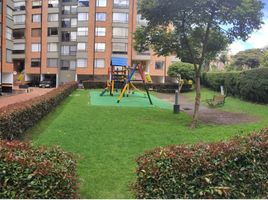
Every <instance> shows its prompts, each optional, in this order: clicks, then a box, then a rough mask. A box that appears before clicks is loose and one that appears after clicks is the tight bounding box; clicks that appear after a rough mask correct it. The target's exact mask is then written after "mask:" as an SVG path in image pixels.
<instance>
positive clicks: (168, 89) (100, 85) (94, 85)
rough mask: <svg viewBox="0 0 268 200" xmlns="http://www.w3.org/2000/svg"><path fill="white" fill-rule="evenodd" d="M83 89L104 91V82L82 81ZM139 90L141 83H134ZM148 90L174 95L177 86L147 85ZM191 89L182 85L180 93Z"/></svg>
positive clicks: (142, 87) (190, 86)
mask: <svg viewBox="0 0 268 200" xmlns="http://www.w3.org/2000/svg"><path fill="white" fill-rule="evenodd" d="M83 85H84V88H85V89H104V88H105V87H106V83H105V82H98V81H84V82H83ZM134 85H135V86H136V87H137V88H139V89H142V90H143V89H144V85H143V83H135V84H134ZM147 86H148V88H150V89H151V90H153V91H155V92H161V93H175V90H177V89H178V84H176V83H148V84H147ZM191 88H192V85H189V84H184V85H183V87H182V91H181V92H188V91H190V90H191Z"/></svg>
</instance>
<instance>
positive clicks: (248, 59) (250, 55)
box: [232, 49, 264, 70]
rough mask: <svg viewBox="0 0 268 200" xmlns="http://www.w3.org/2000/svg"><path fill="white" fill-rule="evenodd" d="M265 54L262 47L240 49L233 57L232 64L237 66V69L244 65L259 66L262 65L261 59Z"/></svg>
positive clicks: (249, 66) (248, 66)
mask: <svg viewBox="0 0 268 200" xmlns="http://www.w3.org/2000/svg"><path fill="white" fill-rule="evenodd" d="M263 55H264V51H263V50H262V49H249V50H245V51H240V52H239V53H238V54H236V55H235V56H234V57H233V62H232V65H234V66H236V69H238V70H242V69H243V67H247V68H251V69H252V68H258V67H260V63H261V59H262V57H263Z"/></svg>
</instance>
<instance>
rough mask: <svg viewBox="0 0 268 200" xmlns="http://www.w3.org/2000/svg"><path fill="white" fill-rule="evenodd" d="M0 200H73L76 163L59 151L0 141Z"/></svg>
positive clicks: (75, 188) (75, 187)
mask: <svg viewBox="0 0 268 200" xmlns="http://www.w3.org/2000/svg"><path fill="white" fill-rule="evenodd" d="M0 168H1V170H0V186H1V187H0V198H2V199H3V198H4V199H11V198H12V199H51V198H53V199H69V198H77V197H78V195H77V176H76V172H75V171H76V163H75V161H74V158H73V156H72V155H71V154H68V153H65V152H63V151H62V150H61V149H59V148H52V149H47V148H45V147H39V148H38V147H33V146H32V145H30V144H29V143H21V142H18V141H12V142H8V141H1V140H0Z"/></svg>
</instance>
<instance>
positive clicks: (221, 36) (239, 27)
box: [134, 0, 264, 128]
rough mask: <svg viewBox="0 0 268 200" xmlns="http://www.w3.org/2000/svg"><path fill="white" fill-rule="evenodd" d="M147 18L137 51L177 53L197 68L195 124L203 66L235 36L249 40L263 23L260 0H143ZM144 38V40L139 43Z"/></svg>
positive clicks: (137, 36) (142, 9) (136, 36)
mask: <svg viewBox="0 0 268 200" xmlns="http://www.w3.org/2000/svg"><path fill="white" fill-rule="evenodd" d="M138 7H139V13H140V14H141V15H142V18H144V19H146V20H147V21H148V26H146V27H141V28H139V29H138V30H137V32H136V34H134V39H135V41H136V45H135V46H136V50H137V51H143V50H146V49H148V48H149V47H151V48H153V49H154V51H155V52H156V54H157V55H162V56H167V55H171V54H172V55H177V57H180V58H181V60H182V61H183V62H188V63H192V64H193V65H194V68H195V83H196V100H195V110H194V115H193V122H192V126H191V127H192V128H194V127H196V125H197V122H198V114H199V107H200V98H201V85H200V77H201V69H202V66H203V65H204V63H207V62H208V61H210V60H212V59H213V58H215V57H216V55H217V54H218V53H219V52H220V51H222V50H225V49H226V47H227V44H228V43H231V42H232V41H234V39H242V40H246V39H248V36H249V34H250V33H252V32H253V31H254V30H256V29H259V28H260V27H261V24H262V16H263V13H262V8H263V7H264V5H263V3H262V2H261V0H165V1H163V0H140V2H139V5H138ZM139 41H142V43H139Z"/></svg>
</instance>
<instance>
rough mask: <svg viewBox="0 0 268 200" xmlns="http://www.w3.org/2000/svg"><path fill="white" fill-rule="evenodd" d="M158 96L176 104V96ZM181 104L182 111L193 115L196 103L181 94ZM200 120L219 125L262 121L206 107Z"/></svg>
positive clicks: (243, 114) (159, 94) (241, 114)
mask: <svg viewBox="0 0 268 200" xmlns="http://www.w3.org/2000/svg"><path fill="white" fill-rule="evenodd" d="M156 96H157V97H158V98H160V99H162V100H164V101H167V102H169V103H171V104H174V102H175V95H174V94H162V93H157V94H156ZM179 102H180V105H181V110H183V111H184V112H186V113H188V114H189V115H193V112H194V102H193V101H192V100H189V99H188V98H186V97H185V96H184V95H183V94H181V95H180V98H179ZM199 119H200V120H201V121H202V122H204V123H209V124H219V125H228V124H241V123H253V122H257V121H259V120H260V118H259V117H256V116H251V115H248V114H245V113H233V112H226V111H221V110H219V109H212V108H209V107H207V106H204V105H201V106H200V115H199Z"/></svg>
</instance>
